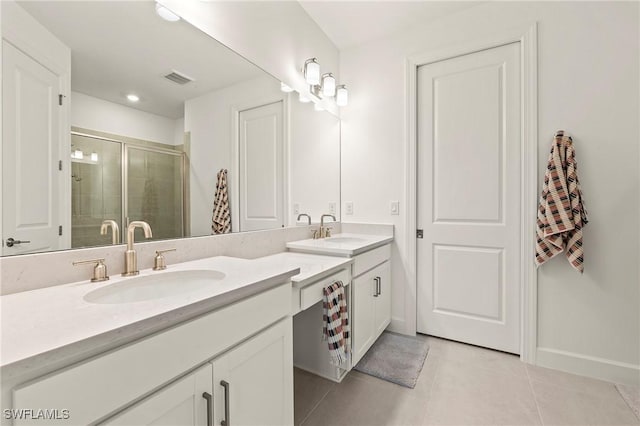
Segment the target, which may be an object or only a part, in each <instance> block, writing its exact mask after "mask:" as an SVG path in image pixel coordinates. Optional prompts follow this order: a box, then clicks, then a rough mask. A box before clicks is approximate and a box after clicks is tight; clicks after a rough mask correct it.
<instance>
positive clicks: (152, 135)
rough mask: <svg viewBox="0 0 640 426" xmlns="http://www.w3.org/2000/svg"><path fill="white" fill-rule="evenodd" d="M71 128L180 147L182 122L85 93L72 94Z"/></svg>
mask: <svg viewBox="0 0 640 426" xmlns="http://www.w3.org/2000/svg"><path fill="white" fill-rule="evenodd" d="M71 125H72V126H76V127H82V128H84V129H90V130H97V131H100V132H107V133H113V134H116V135H121V136H128V137H131V138H136V139H143V140H146V141H151V142H158V143H164V144H167V145H176V139H177V137H176V133H177V132H178V131H179V130H178V128H179V126H181V125H182V120H181V119H178V120H174V119H172V118H167V117H162V116H160V115H156V114H151V113H148V112H144V111H140V110H138V109H135V108H129V107H126V106H124V105H120V104H116V103H113V102H109V101H105V100H103V99H99V98H95V97H93V96H89V95H85V94H84V93H79V92H71ZM180 143H182V142H180Z"/></svg>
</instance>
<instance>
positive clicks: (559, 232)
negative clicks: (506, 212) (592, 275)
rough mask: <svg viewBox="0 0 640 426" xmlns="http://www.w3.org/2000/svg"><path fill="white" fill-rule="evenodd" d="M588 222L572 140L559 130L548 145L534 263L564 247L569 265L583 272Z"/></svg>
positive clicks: (561, 250)
mask: <svg viewBox="0 0 640 426" xmlns="http://www.w3.org/2000/svg"><path fill="white" fill-rule="evenodd" d="M587 222H588V219H587V211H586V210H585V208H584V205H583V200H582V191H581V190H580V182H579V181H578V172H577V164H576V158H575V151H574V149H573V141H572V139H571V137H570V136H567V135H565V134H564V131H562V130H558V132H557V133H556V135H555V137H554V140H553V145H552V146H551V154H550V155H549V164H548V166H547V171H546V173H545V176H544V185H543V187H542V195H541V196H540V206H539V208H538V222H537V225H538V227H537V228H538V229H537V244H536V264H537V265H538V266H540V265H542V264H543V263H544V262H546V261H547V260H549V259H551V258H552V257H554V256H555V255H557V254H559V253H562V252H563V251H565V248H566V255H567V259H569V263H571V266H573V267H574V268H575V269H576V270H578V271H579V272H580V273H582V272H584V256H583V249H582V228H583V227H584V225H586V224H587Z"/></svg>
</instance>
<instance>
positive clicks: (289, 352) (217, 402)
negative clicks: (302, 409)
mask: <svg viewBox="0 0 640 426" xmlns="http://www.w3.org/2000/svg"><path fill="white" fill-rule="evenodd" d="M291 321H292V320H291V317H289V318H286V319H284V320H282V321H280V322H279V323H277V324H275V325H274V326H272V327H270V328H268V329H267V330H265V331H263V332H261V333H260V334H258V335H256V336H254V337H252V338H251V339H249V340H247V341H246V342H244V343H242V344H240V345H239V346H236V347H235V348H234V349H231V350H230V351H229V352H226V353H225V354H223V355H221V356H220V357H218V358H216V359H214V360H213V389H214V424H216V425H219V424H222V423H221V422H222V421H226V423H224V424H226V425H233V426H241V425H292V424H293V337H292V333H293V330H292V322H291ZM318 338H319V337H318Z"/></svg>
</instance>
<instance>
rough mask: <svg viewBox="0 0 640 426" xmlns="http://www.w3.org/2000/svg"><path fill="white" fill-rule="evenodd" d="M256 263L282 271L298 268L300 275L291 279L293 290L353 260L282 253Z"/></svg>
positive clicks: (349, 263) (342, 267)
mask: <svg viewBox="0 0 640 426" xmlns="http://www.w3.org/2000/svg"><path fill="white" fill-rule="evenodd" d="M256 261H263V262H268V263H272V264H274V265H276V264H277V265H280V266H281V267H282V268H283V269H289V268H293V267H299V268H300V273H299V274H298V275H295V276H293V277H291V282H292V283H293V286H294V287H295V288H301V287H305V286H306V285H308V284H311V283H313V282H314V281H317V280H319V279H322V278H324V277H325V276H327V275H331V274H332V273H334V272H336V271H338V270H340V269H344V268H345V267H346V266H349V265H351V263H352V262H353V259H350V258H348V257H337V256H323V255H319V254H306V253H293V252H284V253H278V254H274V255H272V256H266V257H262V258H260V259H256Z"/></svg>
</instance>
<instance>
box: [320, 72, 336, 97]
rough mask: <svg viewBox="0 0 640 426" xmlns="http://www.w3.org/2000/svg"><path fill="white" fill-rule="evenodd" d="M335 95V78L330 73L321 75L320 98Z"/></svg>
mask: <svg viewBox="0 0 640 426" xmlns="http://www.w3.org/2000/svg"><path fill="white" fill-rule="evenodd" d="M335 95H336V78H335V77H334V76H333V74H331V73H330V72H328V73H324V74H322V96H324V97H327V98H332V97H334V96H335Z"/></svg>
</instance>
